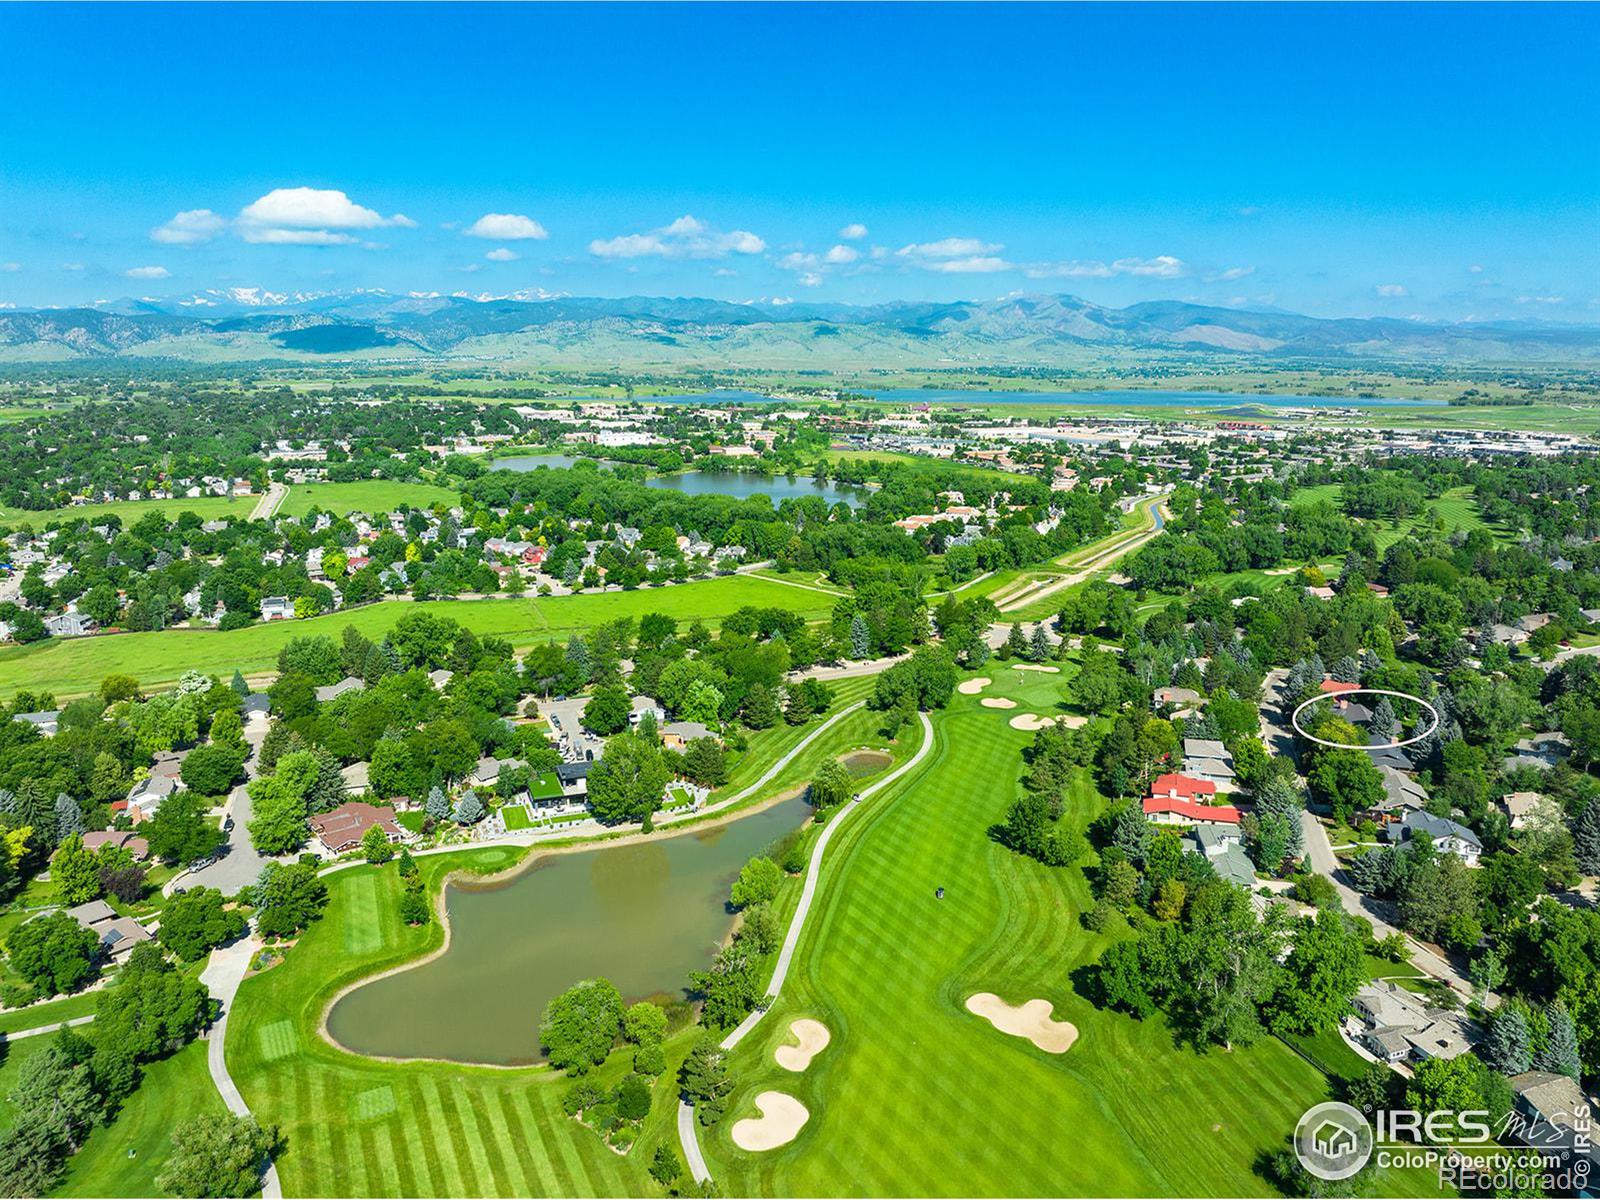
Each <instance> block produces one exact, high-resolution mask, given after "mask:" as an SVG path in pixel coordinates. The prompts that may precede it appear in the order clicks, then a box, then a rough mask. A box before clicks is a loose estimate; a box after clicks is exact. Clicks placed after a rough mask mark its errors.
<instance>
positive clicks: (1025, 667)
mask: <svg viewBox="0 0 1600 1200" xmlns="http://www.w3.org/2000/svg"><path fill="white" fill-rule="evenodd" d="M1011 669H1012V670H1013V671H1045V672H1047V673H1048V674H1051V675H1059V674H1061V668H1060V667H1050V666H1046V665H1045V664H1044V663H1012V664H1011Z"/></svg>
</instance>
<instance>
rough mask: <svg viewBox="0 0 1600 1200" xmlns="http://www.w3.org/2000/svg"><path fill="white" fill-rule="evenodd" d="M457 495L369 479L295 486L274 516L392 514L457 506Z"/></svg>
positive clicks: (447, 490) (426, 485)
mask: <svg viewBox="0 0 1600 1200" xmlns="http://www.w3.org/2000/svg"><path fill="white" fill-rule="evenodd" d="M460 502H461V493H460V492H459V491H457V490H456V489H454V488H445V487H436V486H434V485H433V484H431V483H403V482H397V481H395V480H390V479H372V480H365V481H363V482H361V483H297V484H294V485H293V486H291V487H290V488H289V494H288V496H286V497H285V498H284V501H283V505H282V506H281V507H280V508H279V509H278V512H279V513H281V514H282V515H284V516H286V517H303V516H305V515H306V514H307V513H308V512H310V511H311V510H312V509H313V508H321V509H324V510H326V511H328V512H331V513H335V514H337V515H339V516H344V514H346V513H350V512H364V513H381V512H393V511H394V510H395V509H396V508H398V507H400V505H402V504H406V505H409V506H410V507H412V508H430V507H432V506H433V505H435V504H459V503H460Z"/></svg>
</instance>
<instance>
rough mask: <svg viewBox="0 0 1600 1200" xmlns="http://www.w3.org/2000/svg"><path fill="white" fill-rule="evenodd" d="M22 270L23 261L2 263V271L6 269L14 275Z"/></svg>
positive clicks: (0, 265) (9, 273) (0, 268)
mask: <svg viewBox="0 0 1600 1200" xmlns="http://www.w3.org/2000/svg"><path fill="white" fill-rule="evenodd" d="M20 270H22V264H21V263H15V262H12V263H0V271H4V272H5V273H6V274H8V275H14V274H15V273H16V272H18V271H20Z"/></svg>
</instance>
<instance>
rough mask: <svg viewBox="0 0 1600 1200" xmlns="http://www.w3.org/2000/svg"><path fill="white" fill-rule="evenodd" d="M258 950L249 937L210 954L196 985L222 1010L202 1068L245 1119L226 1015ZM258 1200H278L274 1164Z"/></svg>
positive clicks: (234, 1111) (231, 1109) (258, 945)
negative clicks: (229, 1054)
mask: <svg viewBox="0 0 1600 1200" xmlns="http://www.w3.org/2000/svg"><path fill="white" fill-rule="evenodd" d="M260 948H261V943H260V942H259V941H257V940H256V937H255V935H254V934H253V933H252V934H251V936H249V937H242V938H240V939H239V940H238V941H236V942H234V943H232V944H231V945H228V946H221V947H219V948H217V949H216V950H213V951H212V952H211V961H210V962H208V963H206V969H205V970H204V971H202V972H200V982H201V983H203V984H204V985H205V987H206V990H207V991H209V992H210V993H211V995H212V998H213V999H215V1000H216V1001H217V1002H218V1003H219V1004H221V1006H222V1012H221V1015H220V1016H219V1017H218V1018H217V1020H216V1022H215V1023H214V1024H213V1025H212V1026H211V1028H210V1030H208V1031H207V1033H206V1067H207V1069H208V1070H209V1071H210V1072H211V1082H212V1083H214V1084H216V1086H217V1091H218V1092H219V1093H221V1095H222V1102H223V1103H224V1104H226V1105H227V1106H228V1111H229V1112H231V1113H232V1114H233V1115H234V1116H236V1117H248V1116H249V1115H250V1106H249V1105H248V1104H246V1103H245V1102H244V1096H243V1095H241V1094H240V1092H239V1087H238V1085H237V1084H235V1083H234V1082H233V1076H232V1075H230V1074H229V1073H228V1060H227V1044H228V1013H229V1012H230V1010H232V1008H233V998H234V997H235V996H236V995H238V992H239V985H240V984H241V983H242V982H244V975H245V972H246V971H248V970H249V969H250V960H251V958H252V957H254V955H255V952H256V951H257V950H259V949H260ZM261 1196H262V1200H282V1197H283V1185H282V1184H280V1183H279V1182H278V1167H277V1164H275V1163H270V1162H269V1163H268V1164H267V1170H266V1174H265V1175H263V1176H262V1179H261Z"/></svg>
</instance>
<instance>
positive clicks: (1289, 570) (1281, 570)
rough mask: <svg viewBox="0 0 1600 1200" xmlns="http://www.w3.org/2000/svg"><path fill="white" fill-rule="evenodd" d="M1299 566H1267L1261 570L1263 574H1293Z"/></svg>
mask: <svg viewBox="0 0 1600 1200" xmlns="http://www.w3.org/2000/svg"><path fill="white" fill-rule="evenodd" d="M1299 569H1300V568H1299V567H1269V568H1268V569H1267V570H1265V571H1263V572H1261V573H1262V574H1263V575H1293V574H1294V573H1295V572H1296V571H1298V570H1299Z"/></svg>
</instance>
